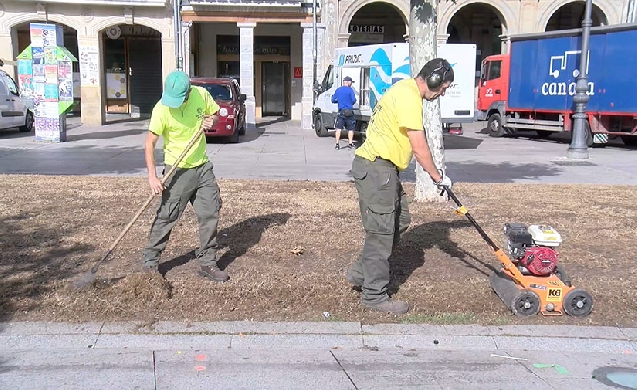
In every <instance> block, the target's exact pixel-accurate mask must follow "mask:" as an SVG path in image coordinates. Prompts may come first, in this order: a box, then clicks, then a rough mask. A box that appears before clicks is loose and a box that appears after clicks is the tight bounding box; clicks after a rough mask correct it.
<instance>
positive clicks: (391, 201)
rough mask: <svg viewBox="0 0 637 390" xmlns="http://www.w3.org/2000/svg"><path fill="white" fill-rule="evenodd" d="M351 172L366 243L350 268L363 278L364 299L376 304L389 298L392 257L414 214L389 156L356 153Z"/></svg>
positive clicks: (362, 297) (354, 275) (355, 277)
mask: <svg viewBox="0 0 637 390" xmlns="http://www.w3.org/2000/svg"><path fill="white" fill-rule="evenodd" d="M352 174H353V176H354V182H355V184H356V190H357V191H358V198H359V205H360V210H361V218H362V221H363V228H364V229H365V244H364V246H363V251H362V253H361V256H360V257H359V259H358V260H357V261H356V262H355V263H354V264H353V265H352V266H351V268H350V269H349V271H348V272H349V274H350V275H351V276H352V277H353V278H354V280H357V281H361V282H362V296H361V301H362V302H363V303H368V304H376V303H380V302H383V301H386V300H387V299H389V296H388V295H387V288H388V286H389V257H390V255H391V253H392V251H393V249H394V246H395V245H396V244H397V243H398V240H399V239H400V235H401V234H402V233H404V232H405V231H406V230H407V228H408V227H409V223H410V222H411V217H410V215H409V207H408V204H407V196H406V194H405V191H404V189H403V186H402V184H401V183H400V179H399V177H398V169H397V168H396V166H395V165H394V164H392V163H391V162H389V161H387V160H382V159H380V158H377V159H376V160H375V161H369V160H367V159H364V158H362V157H359V156H356V157H354V161H353V162H352Z"/></svg>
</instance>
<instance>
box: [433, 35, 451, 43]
mask: <svg viewBox="0 0 637 390" xmlns="http://www.w3.org/2000/svg"><path fill="white" fill-rule="evenodd" d="M436 39H437V40H438V44H439V45H443V44H445V43H447V40H448V39H449V34H438V36H437V37H436Z"/></svg>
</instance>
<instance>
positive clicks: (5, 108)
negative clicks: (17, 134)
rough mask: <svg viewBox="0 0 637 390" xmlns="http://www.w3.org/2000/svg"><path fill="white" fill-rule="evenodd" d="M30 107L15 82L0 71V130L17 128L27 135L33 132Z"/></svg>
mask: <svg viewBox="0 0 637 390" xmlns="http://www.w3.org/2000/svg"><path fill="white" fill-rule="evenodd" d="M0 62H1V61H0ZM29 106H30V104H29V101H27V100H23V99H22V97H21V96H20V90H19V89H18V85H17V84H16V83H15V81H13V79H12V78H11V76H9V75H8V74H7V73H6V72H5V71H3V70H1V69H0V129H10V128H16V127H17V128H18V129H20V131H22V132H25V133H28V132H30V131H32V130H33V128H34V126H33V124H34V120H33V112H32V111H31V110H30V109H29Z"/></svg>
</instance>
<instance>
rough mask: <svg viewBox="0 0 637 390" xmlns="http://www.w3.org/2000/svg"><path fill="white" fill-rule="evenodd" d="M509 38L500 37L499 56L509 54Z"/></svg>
mask: <svg viewBox="0 0 637 390" xmlns="http://www.w3.org/2000/svg"><path fill="white" fill-rule="evenodd" d="M510 43H511V37H510V36H509V35H508V34H502V35H500V54H509V44H510Z"/></svg>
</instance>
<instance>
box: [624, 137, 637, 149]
mask: <svg viewBox="0 0 637 390" xmlns="http://www.w3.org/2000/svg"><path fill="white" fill-rule="evenodd" d="M622 141H623V142H624V145H626V146H637V136H634V135H622Z"/></svg>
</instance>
